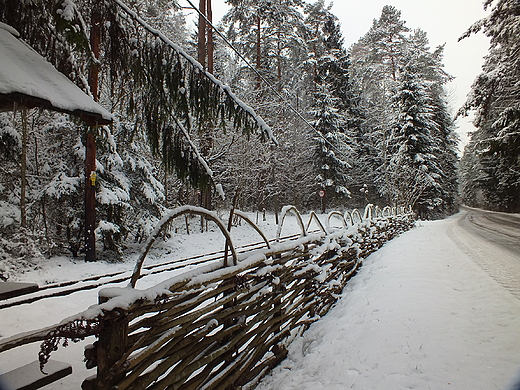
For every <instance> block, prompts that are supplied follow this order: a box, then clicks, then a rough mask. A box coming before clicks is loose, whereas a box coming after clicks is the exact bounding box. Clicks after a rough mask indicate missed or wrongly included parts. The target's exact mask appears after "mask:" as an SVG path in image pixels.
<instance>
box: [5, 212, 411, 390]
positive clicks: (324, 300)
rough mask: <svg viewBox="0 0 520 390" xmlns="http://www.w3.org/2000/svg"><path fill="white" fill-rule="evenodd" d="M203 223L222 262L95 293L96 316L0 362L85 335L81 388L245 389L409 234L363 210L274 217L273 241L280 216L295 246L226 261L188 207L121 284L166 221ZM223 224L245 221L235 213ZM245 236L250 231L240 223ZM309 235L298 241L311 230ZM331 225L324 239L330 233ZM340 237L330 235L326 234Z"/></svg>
mask: <svg viewBox="0 0 520 390" xmlns="http://www.w3.org/2000/svg"><path fill="white" fill-rule="evenodd" d="M186 213H194V214H200V215H202V214H204V215H205V216H206V217H209V219H212V220H214V221H216V223H217V225H218V226H219V227H220V228H221V230H222V231H223V234H224V235H225V237H226V247H227V246H229V247H230V249H231V254H232V256H233V261H232V265H229V266H228V265H227V264H229V263H230V262H228V261H227V259H222V262H216V263H211V264H208V265H204V266H201V267H199V268H196V269H194V270H191V271H188V272H186V273H184V274H181V275H178V276H175V277H173V278H171V279H168V280H166V281H164V282H162V283H160V284H159V285H157V286H154V287H152V288H149V289H147V290H138V289H135V288H133V283H131V284H130V285H129V286H128V288H107V289H104V290H101V291H100V296H99V304H98V305H94V306H92V307H90V308H89V309H88V310H87V311H85V312H83V313H79V314H78V315H76V316H73V317H70V318H68V319H66V320H64V321H62V323H60V324H59V325H56V326H54V327H50V328H46V329H43V330H40V331H35V332H33V333H32V334H24V335H20V336H19V337H12V338H10V339H9V340H5V341H4V340H0V352H2V351H4V350H8V349H11V348H15V347H17V346H20V345H23V344H27V343H30V342H35V341H40V340H44V342H43V344H42V349H41V352H40V361H41V363H42V364H44V363H45V362H46V361H47V360H48V359H49V355H50V352H52V351H53V350H55V349H56V347H57V346H58V344H59V343H60V341H61V340H63V339H67V338H68V339H78V338H84V337H86V336H89V335H96V336H97V338H98V339H97V341H96V342H95V343H94V345H92V346H90V347H89V348H87V349H86V350H85V358H86V362H87V367H88V368H93V367H97V373H96V375H94V376H93V377H90V378H87V379H86V380H85V381H84V382H83V384H82V388H83V389H85V390H90V389H96V390H104V389H118V390H125V389H134V390H137V389H182V390H191V389H201V390H202V389H208V390H209V389H237V388H240V387H241V386H244V385H246V384H249V385H254V383H255V382H256V381H258V380H259V379H260V378H261V377H262V376H263V375H264V374H265V373H266V372H267V371H268V370H269V369H271V368H272V367H274V366H275V365H277V364H278V363H279V362H280V361H282V360H283V359H284V358H285V357H286V356H287V346H288V345H289V344H290V342H291V341H292V340H293V339H294V338H295V337H296V336H298V335H300V334H302V333H303V332H304V331H305V330H306V329H307V328H308V327H309V326H310V324H312V323H313V322H315V321H317V320H318V319H319V318H321V317H322V316H323V315H325V314H326V313H327V312H328V311H329V310H330V308H331V307H332V305H333V304H334V303H335V302H336V301H337V299H338V297H339V295H340V294H341V292H342V290H343V288H344V286H345V284H346V283H347V281H348V280H349V279H350V278H351V277H352V276H353V275H354V274H355V273H356V271H357V270H358V268H359V267H360V266H361V264H362V260H363V259H364V258H365V257H366V256H368V255H369V254H370V253H372V252H373V251H375V250H377V249H378V248H380V247H381V246H382V245H383V244H384V243H385V242H387V241H388V240H390V239H392V238H393V237H395V236H396V235H398V234H400V233H402V232H404V231H406V230H408V229H409V228H410V227H411V226H412V225H413V223H414V216H413V214H412V213H411V212H410V211H409V210H405V209H400V210H396V209H390V208H385V209H383V210H381V209H379V208H375V207H372V206H369V207H367V209H366V210H365V212H364V214H363V215H361V213H360V212H359V211H356V210H355V211H353V212H352V213H346V214H341V213H339V212H332V213H330V214H329V215H328V218H327V221H326V223H325V224H323V223H322V222H321V221H320V220H319V218H318V217H317V216H316V214H311V215H310V217H309V221H308V223H307V225H306V226H305V224H304V222H303V219H302V218H301V216H300V214H299V213H298V211H297V210H296V209H295V208H294V207H292V206H288V207H285V208H284V209H283V210H282V213H281V223H280V225H279V227H278V231H277V241H278V239H279V237H280V235H281V232H282V230H283V222H284V220H285V216H286V215H287V214H288V213H294V214H295V215H296V217H297V220H298V223H299V225H300V228H301V235H300V237H299V238H297V239H293V240H290V241H285V242H276V243H272V244H269V242H268V241H267V240H266V239H265V236H264V235H263V234H262V233H261V231H260V230H259V229H257V231H258V232H259V234H261V235H262V237H263V238H264V241H265V243H266V247H265V248H264V249H259V250H254V251H251V252H248V253H247V254H243V255H240V256H238V255H237V254H236V252H235V250H234V248H233V243H232V241H231V235H230V234H229V232H228V231H226V232H225V233H224V230H225V228H224V224H223V223H221V222H218V221H217V220H218V217H217V216H216V215H215V214H213V213H211V212H208V211H205V210H203V209H200V208H196V207H190V206H187V207H183V208H181V209H176V210H173V211H172V212H171V213H170V214H169V215H167V216H166V217H165V218H164V219H163V220H162V221H161V222H160V224H159V225H158V227H157V228H156V229H155V230H154V232H153V234H152V236H151V237H150V239H149V240H148V242H147V244H146V245H145V249H144V250H143V252H142V256H141V258H140V259H139V261H138V264H137V266H136V268H135V271H134V277H133V278H132V280H134V278H135V279H137V278H138V277H139V272H140V269H141V267H142V264H143V262H144V259H145V257H146V254H147V252H148V250H149V249H150V247H151V246H152V244H153V242H154V241H155V239H156V237H158V236H159V235H160V234H161V231H162V229H164V228H165V227H166V226H167V225H168V224H169V223H170V222H171V221H172V219H174V218H177V217H179V216H180V215H183V214H186ZM235 215H237V216H239V217H242V218H243V219H245V220H247V216H246V215H245V214H244V213H241V212H238V211H237V212H236V213H235ZM247 222H248V223H249V224H252V222H251V221H249V220H247ZM313 222H314V223H315V224H316V225H317V226H318V228H319V229H318V230H317V231H314V232H311V233H309V232H308V231H307V230H308V229H309V226H310V225H311V224H312V223H313ZM331 225H334V227H331ZM336 225H340V226H336Z"/></svg>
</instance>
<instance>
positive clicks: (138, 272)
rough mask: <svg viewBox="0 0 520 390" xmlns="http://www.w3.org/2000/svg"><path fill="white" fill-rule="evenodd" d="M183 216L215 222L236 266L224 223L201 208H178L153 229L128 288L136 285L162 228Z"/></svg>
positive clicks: (231, 244)
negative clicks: (193, 216)
mask: <svg viewBox="0 0 520 390" xmlns="http://www.w3.org/2000/svg"><path fill="white" fill-rule="evenodd" d="M184 214H195V215H201V216H203V217H206V218H207V219H209V220H211V221H213V222H215V223H216V224H217V226H218V227H219V228H220V230H221V232H222V234H223V235H224V236H225V237H226V240H228V242H229V246H230V248H231V253H232V255H233V265H237V264H238V257H237V252H236V250H235V246H234V245H233V241H232V240H231V236H230V234H229V232H228V230H227V229H226V227H225V225H224V223H223V222H222V221H221V220H220V219H219V218H218V217H216V216H215V215H214V214H213V213H211V212H210V211H208V210H206V209H203V208H202V207H195V206H182V207H178V208H176V209H173V210H171V211H170V212H169V213H168V214H167V215H166V216H165V217H163V219H162V220H161V221H160V222H159V224H158V225H157V226H156V227H155V229H154V231H153V232H152V234H151V235H150V237H149V238H148V241H147V242H146V245H145V247H144V249H143V251H142V253H141V255H140V256H139V259H138V260H137V263H136V265H135V269H134V272H133V274H132V278H131V279H130V287H132V288H135V284H136V283H137V280H138V279H139V276H140V275H141V269H142V267H143V264H144V259H145V258H146V255H147V254H148V251H149V250H150V248H151V247H152V245H153V243H154V242H155V240H156V239H157V236H158V235H159V234H160V233H161V232H162V231H163V229H164V227H165V226H166V225H168V224H169V223H170V222H171V221H173V220H174V219H175V218H177V217H180V216H181V215H184Z"/></svg>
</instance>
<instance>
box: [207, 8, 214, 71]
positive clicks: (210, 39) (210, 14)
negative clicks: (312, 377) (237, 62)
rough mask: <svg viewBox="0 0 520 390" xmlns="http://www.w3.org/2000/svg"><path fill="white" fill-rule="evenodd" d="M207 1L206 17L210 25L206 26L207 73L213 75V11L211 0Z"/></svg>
mask: <svg viewBox="0 0 520 390" xmlns="http://www.w3.org/2000/svg"><path fill="white" fill-rule="evenodd" d="M206 1H207V13H208V14H207V17H208V20H209V22H210V24H209V25H208V26H207V27H208V28H207V33H208V72H209V73H211V74H213V26H212V24H213V10H212V8H211V0H206Z"/></svg>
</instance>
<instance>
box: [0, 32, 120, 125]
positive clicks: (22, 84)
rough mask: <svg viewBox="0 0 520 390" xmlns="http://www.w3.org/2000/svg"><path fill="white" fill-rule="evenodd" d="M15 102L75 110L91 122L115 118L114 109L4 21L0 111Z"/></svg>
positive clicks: (0, 52) (0, 51)
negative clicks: (60, 70) (79, 85)
mask: <svg viewBox="0 0 520 390" xmlns="http://www.w3.org/2000/svg"><path fill="white" fill-rule="evenodd" d="M13 103H18V104H19V105H21V106H23V107H27V108H35V107H39V108H45V109H49V110H53V111H58V112H63V113H67V114H72V115H75V116H77V117H80V118H81V119H82V120H83V121H84V122H85V123H87V124H88V125H91V126H95V125H106V124H109V123H111V122H112V120H113V118H112V114H111V113H110V112H108V111H107V110H106V109H104V108H103V107H101V106H100V105H99V104H98V103H96V102H95V101H94V99H92V98H91V97H90V96H88V95H87V94H85V93H84V92H83V91H82V90H81V89H80V88H79V87H78V86H76V85H75V84H74V83H72V82H71V81H70V80H69V79H68V78H67V77H66V76H65V75H63V74H62V73H60V72H58V71H57V70H56V69H55V68H54V67H53V66H52V65H51V64H50V63H49V62H47V61H46V60H45V59H44V58H43V57H42V56H40V55H39V54H38V53H37V52H36V51H34V50H33V49H32V48H31V47H30V46H29V45H27V44H26V43H25V42H24V41H22V40H21V39H20V38H19V34H18V32H17V31H16V30H15V29H14V28H12V27H10V26H8V25H6V24H4V23H0V111H11V110H13Z"/></svg>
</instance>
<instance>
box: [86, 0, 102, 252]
mask: <svg viewBox="0 0 520 390" xmlns="http://www.w3.org/2000/svg"><path fill="white" fill-rule="evenodd" d="M100 8H101V2H100V0H96V1H95V2H94V4H93V6H92V13H91V17H92V27H91V30H90V46H91V48H92V54H93V55H94V58H95V60H96V61H98V60H99V57H100V44H101V23H102V16H101V9H100ZM89 87H90V92H91V93H92V96H93V97H94V100H95V101H96V102H97V101H98V100H99V64H97V63H95V62H94V63H93V64H92V65H91V66H90V70H89ZM85 148H86V152H85V261H96V233H95V230H96V137H95V135H94V131H93V129H89V130H88V131H87V139H86V143H85Z"/></svg>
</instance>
